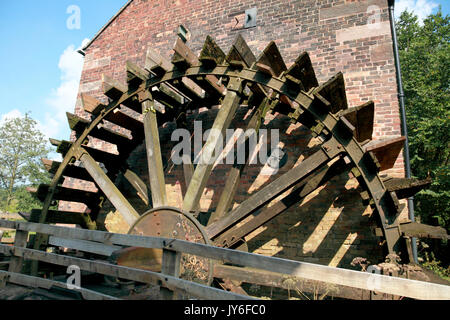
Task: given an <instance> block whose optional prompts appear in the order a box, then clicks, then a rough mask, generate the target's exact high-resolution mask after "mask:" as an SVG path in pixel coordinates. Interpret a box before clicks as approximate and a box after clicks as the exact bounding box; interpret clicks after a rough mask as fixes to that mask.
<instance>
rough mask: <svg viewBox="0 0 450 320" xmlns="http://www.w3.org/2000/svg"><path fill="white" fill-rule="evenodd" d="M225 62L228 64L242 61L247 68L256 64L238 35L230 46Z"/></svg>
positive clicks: (250, 51)
mask: <svg viewBox="0 0 450 320" xmlns="http://www.w3.org/2000/svg"><path fill="white" fill-rule="evenodd" d="M226 60H227V61H228V62H231V61H233V60H234V61H243V62H244V63H245V65H246V66H247V67H251V66H252V65H253V64H254V63H256V57H255V55H254V54H253V52H252V50H251V49H250V47H249V46H248V44H247V42H245V40H244V38H243V37H242V36H241V35H240V34H239V35H238V36H237V37H236V40H235V41H234V43H233V44H232V46H231V49H230V52H229V53H228V55H227V57H226Z"/></svg>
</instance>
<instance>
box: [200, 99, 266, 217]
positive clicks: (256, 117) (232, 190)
mask: <svg viewBox="0 0 450 320" xmlns="http://www.w3.org/2000/svg"><path fill="white" fill-rule="evenodd" d="M268 104H270V100H269V99H264V101H263V102H262V103H261V105H260V106H259V108H257V109H256V110H255V112H254V114H253V116H252V117H251V118H250V121H249V123H248V125H247V130H255V133H257V132H258V131H259V128H260V126H261V123H262V116H263V112H264V110H265V109H266V107H267V105H268ZM249 139H250V137H249V136H248V135H246V136H245V137H244V141H243V142H242V143H243V144H244V145H245V147H246V150H245V155H246V159H245V163H244V164H238V161H237V155H236V157H235V161H234V163H235V165H234V166H233V167H232V168H231V170H230V173H229V175H228V178H227V181H226V183H225V188H224V190H223V192H222V194H221V196H220V199H219V203H218V204H217V208H216V211H214V212H213V213H212V214H211V217H210V219H209V221H208V225H211V224H212V223H214V222H216V221H218V220H220V219H221V218H222V217H223V216H224V215H225V213H226V212H228V210H229V209H230V207H231V205H232V204H233V203H232V202H233V199H234V197H235V195H236V192H237V189H238V186H239V182H240V178H241V175H242V172H243V171H244V170H245V168H246V167H247V165H248V161H249V157H250V153H251V152H252V151H253V150H249V148H248V141H249ZM241 147H242V146H238V148H241ZM238 150H239V149H238Z"/></svg>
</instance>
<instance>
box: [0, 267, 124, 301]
mask: <svg viewBox="0 0 450 320" xmlns="http://www.w3.org/2000/svg"><path fill="white" fill-rule="evenodd" d="M0 275H4V276H6V277H7V278H8V282H9V283H13V284H16V285H19V286H24V287H31V288H42V289H47V290H50V289H52V288H54V287H57V288H62V289H67V284H66V283H64V282H59V281H53V280H49V279H43V278H38V277H32V276H28V275H24V274H19V273H14V272H6V271H0ZM73 291H75V292H79V293H80V294H81V296H82V297H83V298H84V299H85V300H95V301H100V300H121V299H119V298H116V297H113V296H109V295H106V294H103V293H99V292H95V291H92V290H88V289H84V288H75V289H73Z"/></svg>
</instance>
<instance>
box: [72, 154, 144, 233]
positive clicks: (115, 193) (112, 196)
mask: <svg viewBox="0 0 450 320" xmlns="http://www.w3.org/2000/svg"><path fill="white" fill-rule="evenodd" d="M79 159H80V161H81V162H82V163H83V165H84V167H85V168H86V170H87V171H88V172H89V174H90V175H91V176H92V178H93V179H94V180H95V182H96V184H97V185H98V187H99V188H100V189H101V190H102V191H103V193H104V194H105V195H106V197H107V198H108V199H109V201H111V203H112V204H113V206H114V207H115V208H116V209H117V211H119V212H120V214H121V215H122V216H123V218H124V220H125V221H126V222H127V223H128V224H129V225H130V226H131V225H133V224H134V222H135V221H136V220H137V219H138V218H139V214H138V213H137V212H136V210H135V209H134V208H133V206H132V205H131V204H130V203H129V202H128V200H127V199H126V198H125V197H124V196H123V194H122V193H121V192H120V190H119V189H117V187H116V186H115V185H114V183H113V182H112V181H111V180H110V179H109V178H108V176H107V175H106V173H105V172H104V171H103V170H102V168H100V166H99V165H98V164H97V162H96V161H95V160H94V158H92V157H91V156H90V155H89V153H87V152H81V154H80V158H79Z"/></svg>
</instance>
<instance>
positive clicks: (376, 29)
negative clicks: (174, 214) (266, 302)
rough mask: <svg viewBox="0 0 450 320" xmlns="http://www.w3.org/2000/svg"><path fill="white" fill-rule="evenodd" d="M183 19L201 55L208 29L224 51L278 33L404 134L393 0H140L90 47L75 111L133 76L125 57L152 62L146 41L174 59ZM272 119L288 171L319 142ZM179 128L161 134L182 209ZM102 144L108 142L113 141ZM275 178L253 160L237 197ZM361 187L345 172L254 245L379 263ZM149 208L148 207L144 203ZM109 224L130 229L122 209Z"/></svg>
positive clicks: (399, 168) (204, 207)
mask: <svg viewBox="0 0 450 320" xmlns="http://www.w3.org/2000/svg"><path fill="white" fill-rule="evenodd" d="M250 9H253V10H254V9H256V11H255V10H254V11H252V12H256V15H255V16H254V17H256V24H255V25H253V26H251V27H246V26H245V19H246V10H250ZM180 26H183V27H184V28H185V29H186V30H187V31H188V32H189V34H190V37H189V39H188V41H187V45H188V46H189V47H190V48H191V49H192V50H193V51H194V52H195V53H197V54H198V53H199V52H200V50H201V49H202V46H203V43H204V41H205V39H206V37H207V35H211V36H212V37H213V38H214V39H215V40H216V42H217V44H218V45H219V46H220V47H221V48H222V49H223V50H224V51H225V52H226V51H227V50H229V48H230V46H231V45H232V43H233V41H234V40H235V39H236V37H237V36H238V35H241V36H242V37H243V38H244V39H245V40H246V41H247V43H248V45H249V47H250V48H251V49H252V51H253V52H254V54H255V55H256V56H258V55H259V54H260V53H261V52H262V51H263V50H264V48H265V47H266V46H267V44H268V43H269V42H270V41H272V40H273V41H275V43H276V44H277V46H278V48H279V50H280V52H281V54H282V56H283V58H284V60H285V62H286V65H287V66H288V67H289V66H290V65H291V64H292V63H293V62H294V61H295V59H296V58H297V57H298V56H299V54H300V53H301V52H304V51H307V52H308V53H309V55H310V57H311V61H312V64H313V66H314V69H315V72H316V76H317V78H318V80H319V83H324V82H326V81H327V80H328V79H330V78H331V77H332V76H334V75H335V74H336V73H338V72H340V71H342V72H343V74H344V77H345V84H346V94H347V98H348V103H349V107H355V106H359V105H361V104H364V103H366V102H368V101H369V100H373V101H374V102H375V107H376V109H375V122H374V133H373V136H374V139H382V138H386V137H399V136H400V135H401V121H400V111H399V103H398V90H397V79H396V68H395V63H394V51H393V39H392V34H391V27H390V21H389V14H388V2H387V1H386V0H367V1H363V0H361V1H356V0H354V1H351V0H332V1H330V0H327V1H324V0H319V1H312V0H298V1H291V0H285V1H283V0H267V1H253V0H240V1H228V0H223V1H209V0H195V1H188V0H155V1H148V0H131V1H129V2H128V3H127V4H126V5H125V6H124V7H123V8H122V9H121V10H120V11H119V12H118V13H117V14H116V16H114V17H113V18H112V19H111V20H110V21H109V22H108V23H107V24H106V25H105V26H104V27H103V28H102V29H101V30H100V31H99V32H98V33H97V35H95V37H94V38H93V39H92V41H91V42H90V43H89V44H88V45H87V46H86V47H85V48H83V54H84V55H85V58H84V67H83V72H82V76H81V82H80V88H79V99H78V101H77V105H76V108H75V113H76V114H77V115H79V116H82V117H88V114H87V113H86V112H84V110H83V106H82V102H81V94H89V95H91V96H94V97H96V98H97V99H99V100H101V101H104V102H106V98H105V97H104V96H103V94H102V88H101V84H102V81H101V80H102V74H105V75H107V76H110V77H112V78H114V79H115V80H117V81H120V82H125V81H126V76H127V74H126V68H125V65H126V61H127V60H131V61H132V62H134V63H136V64H137V65H140V66H144V65H145V57H146V52H147V48H149V47H151V48H153V49H155V50H156V51H158V52H159V53H160V54H161V55H162V56H165V57H167V58H168V59H170V58H171V56H172V55H173V50H172V49H173V47H174V43H175V41H176V40H177V38H178V37H179V36H178V30H179V28H180ZM216 112H217V108H213V109H212V110H210V111H207V110H203V111H201V112H199V113H196V114H193V115H190V116H189V117H188V121H190V122H189V126H192V121H193V120H194V119H196V120H201V121H203V123H204V127H208V125H209V127H210V126H211V125H212V122H213V121H214V117H215V113H216ZM246 113H247V111H246V110H245V108H243V109H242V110H240V111H238V116H236V119H235V121H234V122H233V125H232V126H235V127H243V126H244V124H245V114H246ZM265 127H266V128H268V129H270V128H280V129H281V130H282V131H283V134H282V137H281V141H282V144H283V149H284V150H285V151H286V153H287V154H288V158H287V163H286V164H285V166H284V167H282V168H281V170H280V174H281V173H283V172H286V171H288V170H289V169H291V168H292V167H294V166H295V165H296V164H297V163H298V162H299V161H300V160H301V159H302V158H300V160H299V156H300V155H302V154H303V157H307V155H309V154H310V153H309V152H310V150H313V149H314V146H315V145H317V141H316V139H315V138H313V137H312V136H311V134H310V132H309V130H307V129H304V128H302V126H300V125H291V124H290V122H289V119H285V118H282V117H278V116H277V115H276V114H275V115H273V116H272V119H271V121H269V120H267V121H266V123H265ZM190 129H192V127H190ZM172 130H173V126H172V127H171V126H170V124H169V125H167V126H165V127H164V128H161V130H160V136H161V138H160V139H161V141H162V142H163V143H162V144H163V159H164V162H165V165H166V171H165V173H166V190H167V195H168V201H169V205H170V206H173V207H178V208H180V207H181V203H182V200H183V198H182V196H183V192H184V189H185V188H186V186H184V180H183V174H182V170H181V169H182V168H180V166H175V165H173V164H171V160H170V150H171V148H172V147H173V143H172V142H170V132H171V131H172ZM92 143H94V144H95V143H96V142H95V141H94V142H92ZM97 146H98V142H97ZM101 147H103V148H105V149H108V145H102V146H101ZM142 159H145V148H144V147H143V146H142V147H138V148H137V149H136V150H135V152H134V153H133V155H132V156H131V157H130V159H129V164H130V166H132V167H133V168H134V170H135V172H136V173H138V174H139V175H140V176H141V178H142V179H143V180H144V181H146V182H148V173H147V168H146V162H145V161H143V160H142ZM227 172H228V171H227V169H226V166H222V165H218V166H217V167H216V168H215V169H214V171H213V173H212V175H211V178H210V179H209V181H208V184H207V187H206V189H205V192H204V194H203V196H202V199H201V202H200V208H199V209H200V215H208V213H211V212H213V211H214V209H215V208H216V207H217V202H218V198H219V196H220V194H221V192H222V190H223V186H224V183H225V179H226V175H227ZM384 173H388V174H389V175H391V176H395V177H403V176H404V163H403V158H402V156H401V155H400V157H399V158H398V159H397V161H396V164H395V166H394V168H393V169H391V170H390V171H387V172H384ZM274 178H275V177H271V176H267V175H264V174H261V172H260V168H257V167H255V168H253V167H251V166H250V167H249V168H248V169H247V170H246V171H245V172H244V174H243V176H242V179H241V183H240V185H239V190H238V193H237V197H236V198H235V201H236V203H235V205H237V204H239V203H241V202H242V201H244V200H245V199H246V198H247V197H248V196H249V195H251V194H253V193H254V192H256V191H257V190H259V189H260V188H262V187H263V186H265V185H267V184H268V183H270V182H271V181H273V179H274ZM69 184H71V185H72V186H74V185H76V181H70V180H67V181H66V185H69ZM82 187H83V186H80V188H82ZM360 192H361V190H360V189H359V188H358V183H357V182H356V180H355V179H354V178H352V177H351V176H349V174H348V173H343V174H342V175H340V176H338V177H336V178H334V179H333V180H331V181H330V182H329V183H328V184H327V185H325V186H324V187H322V188H320V189H318V190H316V192H314V193H313V194H312V195H310V196H308V197H307V198H306V199H304V200H303V201H302V202H301V203H300V204H298V205H296V206H294V207H292V208H290V209H289V210H288V211H287V212H285V213H283V214H282V215H280V216H278V217H277V218H275V219H274V220H272V221H270V222H269V223H267V224H266V225H265V226H263V227H261V228H259V229H257V230H256V231H254V232H253V233H251V234H250V235H248V236H247V237H246V241H247V244H248V247H249V250H250V251H251V252H256V253H261V254H264V255H271V256H277V257H282V258H289V259H293V260H300V261H307V262H314V263H320V264H325V265H330V266H341V267H349V263H350V262H351V261H352V259H353V258H355V257H367V258H369V259H370V260H371V261H373V262H377V261H380V260H383V256H382V252H381V247H380V246H379V245H378V243H377V239H378V238H377V237H376V236H375V235H374V232H373V228H374V225H373V222H372V221H371V220H370V219H369V218H370V215H371V213H372V210H371V209H370V207H367V206H365V205H363V203H362V202H361V201H360ZM130 202H132V199H131V196H130ZM140 211H142V212H141V213H143V212H145V208H142V209H141V210H140ZM107 213H109V214H108V215H107V216H106V214H107ZM405 217H406V212H405ZM104 225H105V228H106V229H108V230H109V231H112V232H123V233H124V232H127V230H126V227H125V226H124V224H123V223H122V221H121V217H120V215H118V214H117V213H116V212H114V210H113V209H111V212H105V220H104Z"/></svg>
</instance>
